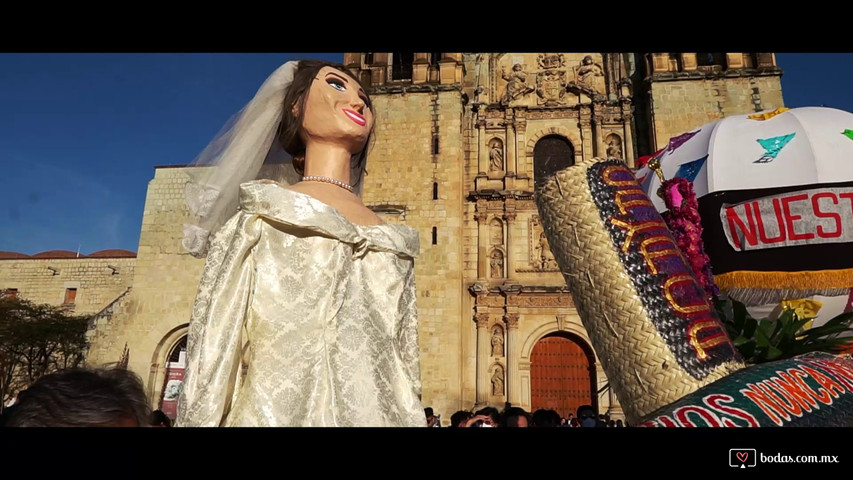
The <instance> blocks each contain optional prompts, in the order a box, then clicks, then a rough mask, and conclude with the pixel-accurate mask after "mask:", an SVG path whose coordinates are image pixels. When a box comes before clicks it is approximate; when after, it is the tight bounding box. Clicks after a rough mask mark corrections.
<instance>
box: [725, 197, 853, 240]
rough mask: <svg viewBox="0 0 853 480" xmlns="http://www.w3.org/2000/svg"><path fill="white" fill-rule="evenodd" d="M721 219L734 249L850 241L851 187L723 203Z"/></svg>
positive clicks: (852, 232) (852, 230) (852, 224)
mask: <svg viewBox="0 0 853 480" xmlns="http://www.w3.org/2000/svg"><path fill="white" fill-rule="evenodd" d="M720 221H721V222H722V225H723V231H724V232H725V234H726V238H727V239H728V241H729V245H731V246H732V248H734V249H735V250H736V251H745V250H759V249H764V248H777V247H785V246H789V245H813V244H821V243H846V242H851V241H853V187H834V188H816V189H811V190H800V191H796V192H788V193H782V194H778V195H772V196H767V197H762V198H756V199H753V200H749V201H746V202H742V203H738V204H733V205H732V204H724V205H723V206H722V207H721V208H720Z"/></svg>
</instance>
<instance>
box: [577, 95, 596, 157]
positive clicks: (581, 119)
mask: <svg viewBox="0 0 853 480" xmlns="http://www.w3.org/2000/svg"><path fill="white" fill-rule="evenodd" d="M591 122H592V114H591V113H590V109H589V107H586V106H581V109H580V112H578V125H579V126H580V134H581V135H580V136H581V144H580V149H581V158H583V159H584V160H587V159H589V158H593V157H594V156H595V151H594V150H593V149H592V148H593V145H594V144H595V139H594V138H590V137H592V129H591V128H590V123H591ZM588 146H589V148H588Z"/></svg>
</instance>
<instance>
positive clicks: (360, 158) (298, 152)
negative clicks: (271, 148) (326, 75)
mask: <svg viewBox="0 0 853 480" xmlns="http://www.w3.org/2000/svg"><path fill="white" fill-rule="evenodd" d="M323 67H332V68H334V69H336V70H340V71H341V72H342V73H345V74H346V75H347V76H349V77H350V78H352V79H353V80H355V82H356V83H357V84H358V85H359V86H361V87H362V88H364V86H363V85H362V84H361V82H359V81H358V78H356V76H355V75H353V74H352V73H351V72H350V71H349V70H348V69H347V67H345V66H344V65H342V64H340V63H332V62H325V61H321V60H300V61H299V66H298V68H297V70H296V73H295V74H294V75H293V83H291V84H290V88H288V90H287V93H286V94H285V96H284V111H283V112H282V119H281V125H280V126H279V131H278V138H279V142H280V143H281V147H282V148H283V149H284V151H286V152H287V153H289V154H290V155H292V156H293V168H295V169H296V172H297V173H298V174H300V175H304V174H305V142H304V141H302V136H301V135H300V130H301V129H302V122H303V121H304V119H305V101H306V100H307V99H308V90H309V89H310V88H311V83H312V82H313V81H314V78H315V77H316V76H317V73H318V72H319V71H320V69H322V68H323ZM365 90H366V89H365ZM297 102H299V107H298V108H297V109H296V114H295V115H294V113H293V107H294V106H295V105H296V104H297ZM365 103H367V106H368V107H371V108H372V106H371V104H370V101H369V97H368V102H365ZM375 125H376V124H375V123H374V127H375ZM372 137H373V130H372V129H371V131H370V135H369V136H368V137H367V141H366V142H365V143H364V149H363V150H362V151H361V152H359V153H358V155H357V156H356V158H355V160H354V161H355V165H354V167H358V170H359V172H363V171H364V167H365V163H366V162H367V147H368V145H369V144H370V140H371V139H372ZM352 180H353V181H352V184H353V185H356V184H358V182H360V181H361V178H360V177H359V178H355V179H352Z"/></svg>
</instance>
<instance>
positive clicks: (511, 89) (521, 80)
mask: <svg viewBox="0 0 853 480" xmlns="http://www.w3.org/2000/svg"><path fill="white" fill-rule="evenodd" d="M501 78H503V79H504V80H506V81H507V84H506V92H505V93H504V96H503V98H502V99H501V103H503V104H504V105H506V104H508V103H509V102H511V101H513V100H515V99H516V98H518V97H520V96H522V95H526V94H528V93H530V92H532V91H533V87H531V86H530V85H528V84H527V72H525V71H524V66H523V65H522V64H520V63H516V64H515V65H513V66H512V72H510V73H506V71H505V70H504V69H503V68H501Z"/></svg>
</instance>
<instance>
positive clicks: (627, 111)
mask: <svg viewBox="0 0 853 480" xmlns="http://www.w3.org/2000/svg"><path fill="white" fill-rule="evenodd" d="M632 119H633V115H632V114H631V103H630V102H628V101H623V102H622V128H623V132H624V135H623V136H622V138H624V139H625V141H624V143H625V146H624V149H623V150H622V159H623V160H625V163H627V164H628V166H629V167H630V168H634V165H635V162H636V161H637V159H636V158H634V136H633V135H632V134H631V121H632Z"/></svg>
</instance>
